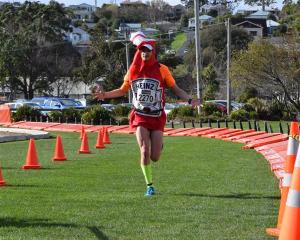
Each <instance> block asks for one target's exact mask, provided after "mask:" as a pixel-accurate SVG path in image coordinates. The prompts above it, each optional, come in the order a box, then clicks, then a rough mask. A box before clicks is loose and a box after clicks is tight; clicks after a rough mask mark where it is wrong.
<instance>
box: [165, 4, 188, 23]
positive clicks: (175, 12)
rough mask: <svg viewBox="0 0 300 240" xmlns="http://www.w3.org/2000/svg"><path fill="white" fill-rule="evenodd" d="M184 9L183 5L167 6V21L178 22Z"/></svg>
mask: <svg viewBox="0 0 300 240" xmlns="http://www.w3.org/2000/svg"><path fill="white" fill-rule="evenodd" d="M185 11H186V9H185V7H184V6H183V5H181V4H177V5H175V6H169V7H168V8H167V13H166V14H167V17H166V20H168V21H178V20H179V19H180V18H181V16H182V15H183V14H184V13H185Z"/></svg>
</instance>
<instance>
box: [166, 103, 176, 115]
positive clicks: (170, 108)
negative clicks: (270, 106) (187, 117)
mask: <svg viewBox="0 0 300 240" xmlns="http://www.w3.org/2000/svg"><path fill="white" fill-rule="evenodd" d="M176 107H177V105H176V104H173V103H166V104H165V113H166V114H167V115H168V114H169V113H170V112H171V111H172V110H173V109H174V108H176Z"/></svg>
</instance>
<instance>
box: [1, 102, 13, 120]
mask: <svg viewBox="0 0 300 240" xmlns="http://www.w3.org/2000/svg"><path fill="white" fill-rule="evenodd" d="M2 123H11V118H10V108H9V106H6V105H1V106H0V124H2Z"/></svg>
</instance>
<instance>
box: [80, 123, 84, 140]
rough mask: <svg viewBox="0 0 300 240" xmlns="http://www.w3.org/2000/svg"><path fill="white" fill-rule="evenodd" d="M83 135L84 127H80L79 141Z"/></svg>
mask: <svg viewBox="0 0 300 240" xmlns="http://www.w3.org/2000/svg"><path fill="white" fill-rule="evenodd" d="M84 133H85V129H84V126H83V125H81V132H80V139H81V140H82V138H83V135H84Z"/></svg>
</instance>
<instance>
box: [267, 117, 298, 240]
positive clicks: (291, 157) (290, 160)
mask: <svg viewBox="0 0 300 240" xmlns="http://www.w3.org/2000/svg"><path fill="white" fill-rule="evenodd" d="M298 135H299V125H298V122H291V128H290V135H289V140H288V149H287V157H286V161H285V165H284V171H285V173H284V176H283V181H282V187H281V200H280V207H279V213H278V219H277V227H276V228H267V229H266V232H267V234H268V235H270V236H277V237H278V236H279V233H280V228H281V223H282V218H283V214H284V210H285V204H286V200H287V196H288V192H289V188H290V186H291V180H292V174H293V171H294V165H295V161H296V157H298V156H297V151H298V147H299V142H298V141H297V140H296V138H295V136H298ZM299 157H300V156H299Z"/></svg>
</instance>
